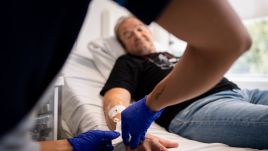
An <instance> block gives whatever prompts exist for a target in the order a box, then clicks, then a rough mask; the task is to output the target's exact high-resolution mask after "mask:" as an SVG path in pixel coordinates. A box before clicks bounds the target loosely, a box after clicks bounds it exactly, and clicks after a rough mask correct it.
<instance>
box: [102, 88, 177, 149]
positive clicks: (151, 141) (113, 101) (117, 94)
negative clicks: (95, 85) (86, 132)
mask: <svg viewBox="0 0 268 151" xmlns="http://www.w3.org/2000/svg"><path fill="white" fill-rule="evenodd" d="M130 100H131V94H130V93H129V91H128V90H126V89H124V88H112V89H110V90H108V91H107V92H106V93H105V95H104V98H103V101H104V102H103V109H104V114H105V120H106V122H107V125H108V127H109V128H110V129H111V130H115V123H114V122H113V119H110V118H109V116H108V112H109V111H110V109H111V108H112V107H114V106H116V105H123V106H125V107H127V106H129V104H130ZM114 118H118V119H119V120H121V114H120V113H119V114H117V115H115V116H114ZM177 146H178V144H177V143H176V142H172V141H169V140H165V139H161V138H159V137H157V136H154V135H152V134H149V133H147V134H146V139H145V140H144V142H143V143H142V144H141V145H140V146H139V147H138V148H137V150H138V151H139V150H142V151H144V150H145V151H146V150H154V151H158V150H159V151H160V150H161V151H162V150H167V148H174V147H177ZM127 150H130V149H129V148H127Z"/></svg>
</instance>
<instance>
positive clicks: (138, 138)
mask: <svg viewBox="0 0 268 151" xmlns="http://www.w3.org/2000/svg"><path fill="white" fill-rule="evenodd" d="M162 111H163V109H162V110H160V111H158V112H154V111H152V110H151V109H150V108H149V107H148V106H147V105H146V96H145V97H144V98H143V99H141V100H139V101H138V102H135V103H133V104H132V105H130V106H129V107H128V108H126V109H125V110H124V111H123V112H122V113H121V119H122V138H123V142H124V144H125V145H129V146H130V148H131V149H135V148H137V146H138V145H139V144H140V143H141V142H142V141H144V138H145V133H146V132H147V129H148V128H149V127H150V125H151V124H152V122H153V121H154V120H156V119H157V118H158V117H159V116H160V114H161V113H162Z"/></svg>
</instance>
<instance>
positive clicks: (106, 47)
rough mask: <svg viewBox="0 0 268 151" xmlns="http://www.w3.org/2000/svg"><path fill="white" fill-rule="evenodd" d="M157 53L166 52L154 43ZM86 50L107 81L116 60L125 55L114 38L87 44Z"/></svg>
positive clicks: (164, 48)
mask: <svg viewBox="0 0 268 151" xmlns="http://www.w3.org/2000/svg"><path fill="white" fill-rule="evenodd" d="M154 45H155V47H156V49H157V50H158V51H167V50H168V49H167V48H166V47H164V46H163V45H161V44H159V43H156V42H154ZM88 49H89V51H90V52H91V54H92V57H93V60H94V63H95V65H96V66H97V69H98V70H99V72H100V73H101V75H102V76H103V77H104V78H105V79H106V80H107V79H108V77H109V75H110V72H111V70H112V68H113V66H114V63H115V61H116V59H117V58H118V57H119V56H121V55H123V54H125V50H124V48H123V47H122V46H121V44H120V43H119V42H118V40H117V39H116V37H114V36H112V37H108V38H100V39H97V40H94V41H91V42H89V44H88Z"/></svg>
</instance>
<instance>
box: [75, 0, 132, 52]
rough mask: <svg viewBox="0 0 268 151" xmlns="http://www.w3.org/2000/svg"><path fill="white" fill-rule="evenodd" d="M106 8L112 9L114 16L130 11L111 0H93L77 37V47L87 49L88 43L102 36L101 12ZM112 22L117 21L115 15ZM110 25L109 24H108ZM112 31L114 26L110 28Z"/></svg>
mask: <svg viewBox="0 0 268 151" xmlns="http://www.w3.org/2000/svg"><path fill="white" fill-rule="evenodd" d="M104 9H108V10H110V11H111V12H112V13H110V15H112V16H121V15H127V14H128V12H127V11H126V10H125V9H123V8H122V7H120V6H118V5H116V4H114V2H112V1H109V0H93V1H92V2H91V5H90V7H89V11H88V13H87V16H86V18H85V21H84V24H83V26H82V28H81V31H80V34H79V36H78V39H77V43H76V49H79V50H80V49H86V47H87V43H88V42H89V41H91V40H94V39H97V38H100V36H101V13H102V11H103V10H104ZM111 22H115V17H111ZM107 26H108V25H107ZM109 31H110V32H112V26H110V29H109Z"/></svg>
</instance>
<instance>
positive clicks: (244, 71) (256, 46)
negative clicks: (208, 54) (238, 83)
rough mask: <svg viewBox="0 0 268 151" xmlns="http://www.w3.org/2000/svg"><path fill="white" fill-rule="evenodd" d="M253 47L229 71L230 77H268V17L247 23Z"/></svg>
mask: <svg viewBox="0 0 268 151" xmlns="http://www.w3.org/2000/svg"><path fill="white" fill-rule="evenodd" d="M244 23H245V26H246V27H247V29H248V31H249V33H250V35H251V37H252V41H253V43H252V47H251V48H250V50H249V51H247V52H246V53H245V54H243V55H242V56H241V57H240V58H239V59H238V60H237V61H236V62H235V64H234V65H233V66H232V67H231V69H230V70H229V71H228V74H229V75H240V76H260V77H262V76H268V17H267V18H261V19H253V20H248V21H245V22H244Z"/></svg>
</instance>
